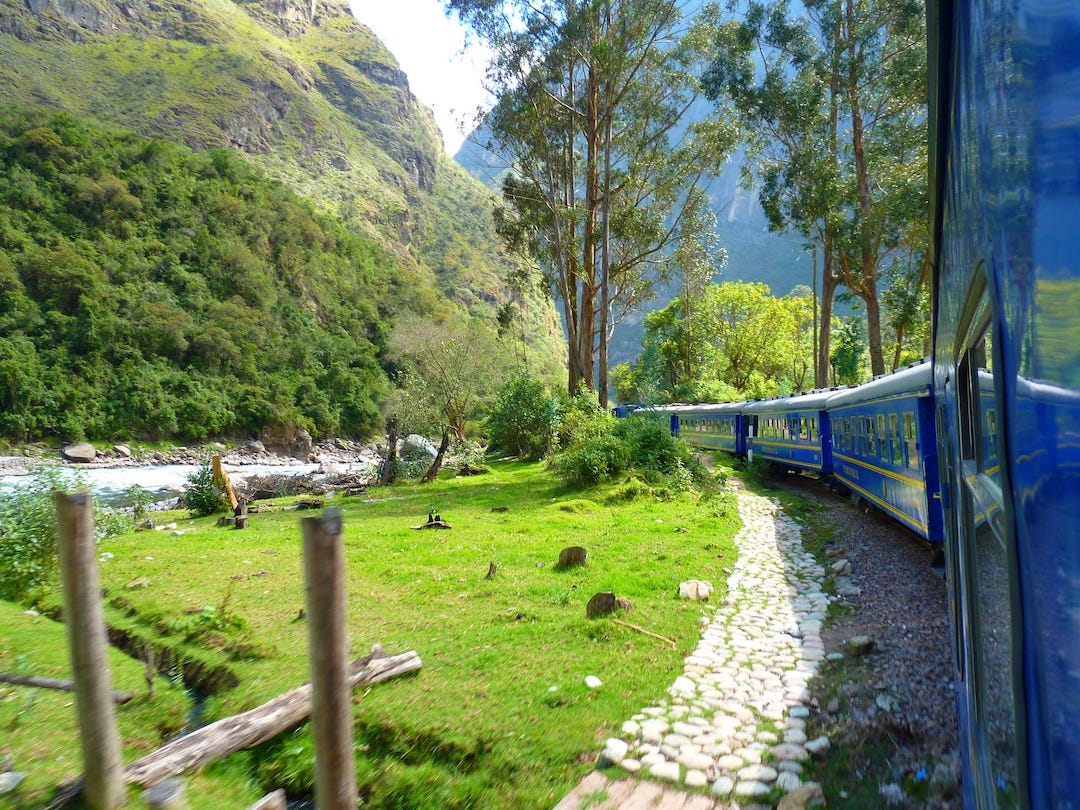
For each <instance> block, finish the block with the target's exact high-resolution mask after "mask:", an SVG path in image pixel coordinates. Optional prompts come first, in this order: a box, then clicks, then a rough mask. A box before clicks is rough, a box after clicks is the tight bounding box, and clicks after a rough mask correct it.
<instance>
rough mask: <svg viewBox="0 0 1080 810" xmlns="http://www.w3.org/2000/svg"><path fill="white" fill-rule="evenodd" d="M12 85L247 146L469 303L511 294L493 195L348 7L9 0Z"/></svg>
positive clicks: (5, 4)
mask: <svg viewBox="0 0 1080 810" xmlns="http://www.w3.org/2000/svg"><path fill="white" fill-rule="evenodd" d="M0 87H2V88H3V89H2V90H0V99H2V100H3V101H5V102H21V103H24V104H33V105H38V106H44V107H48V108H55V109H61V110H65V111H67V112H69V113H72V114H75V115H77V116H81V117H87V118H91V119H94V120H96V121H99V122H101V123H103V124H106V125H109V126H121V127H124V128H126V129H130V130H131V131H133V132H136V133H138V134H140V135H143V136H146V137H151V138H162V139H165V140H170V141H175V142H178V143H182V144H185V145H187V146H189V147H191V148H193V149H196V150H201V149H208V148H214V147H226V148H233V149H237V150H239V151H241V152H243V153H244V154H245V155H246V156H247V157H248V159H249V160H250V161H251V162H252V163H253V164H254V165H256V166H258V167H260V168H261V169H263V170H264V171H265V172H266V173H267V174H268V175H269V176H271V177H275V178H277V179H279V180H281V181H282V182H284V183H286V184H287V185H289V186H290V187H292V188H293V189H294V190H296V191H297V192H299V193H300V194H302V195H304V196H306V197H308V198H310V199H311V200H313V201H314V202H315V203H316V204H317V205H318V206H319V207H320V208H322V209H324V210H328V211H331V212H333V213H335V214H337V215H338V216H340V217H341V218H342V219H343V220H344V221H345V223H346V224H347V225H348V226H349V227H350V228H352V229H353V230H355V231H357V232H358V233H361V234H363V235H366V236H369V237H371V238H373V239H374V240H375V241H377V242H379V243H380V244H381V245H383V246H384V247H385V248H387V249H388V250H389V251H390V252H392V253H393V254H394V255H395V256H397V257H398V258H399V259H400V261H401V265H402V267H403V269H404V270H405V271H406V272H409V273H412V274H415V275H416V276H417V278H418V280H419V281H423V282H428V283H431V284H433V285H434V286H435V287H436V288H437V289H438V290H440V291H441V292H442V293H443V294H444V295H446V296H448V297H450V298H451V299H452V300H454V301H456V302H457V303H460V304H461V305H463V306H464V307H466V308H468V309H470V310H476V311H478V312H483V311H487V310H488V309H490V308H491V307H492V306H494V305H496V304H498V303H500V302H502V301H504V300H506V299H507V296H508V293H507V292H506V291H505V290H504V288H503V281H502V279H503V276H504V275H505V272H504V271H505V268H506V266H507V265H508V264H509V262H510V259H508V257H507V256H505V255H504V254H502V253H500V251H499V250H498V242H497V240H496V239H494V236H493V232H492V226H491V224H490V216H489V210H490V193H489V192H487V191H485V190H484V189H483V188H482V187H481V186H480V185H479V184H477V183H476V182H475V181H474V180H473V178H472V177H470V176H469V175H467V173H465V172H464V171H463V170H462V169H461V167H460V166H458V164H456V163H455V162H454V161H452V160H450V159H449V158H448V157H447V156H446V154H445V152H444V150H443V146H442V140H441V135H440V134H439V131H438V128H437V126H436V124H435V121H434V118H433V116H432V114H431V112H430V110H428V109H427V108H425V107H424V106H423V105H421V104H420V103H419V102H418V101H417V100H416V99H415V97H413V95H412V94H411V92H410V91H409V84H408V78H407V76H406V75H405V74H404V73H403V72H402V70H401V69H400V67H399V66H398V64H397V62H396V60H395V59H394V57H393V56H392V55H391V54H390V53H389V52H388V51H387V50H386V48H385V47H384V46H383V45H382V43H381V42H380V41H379V40H378V39H377V38H376V37H375V35H374V34H373V33H372V32H371V30H370V29H368V28H367V27H366V26H364V25H362V24H361V23H359V22H358V21H357V20H356V19H355V18H354V17H353V16H352V14H351V13H350V12H349V9H348V6H347V4H346V3H345V2H344V1H343V0H313V1H312V2H307V3H298V2H290V1H289V0H248V1H247V2H229V1H228V0H173V1H172V2H169V3H159V2H157V1H156V0H124V1H123V2H108V1H107V0H0ZM530 304H535V302H530ZM531 317H533V318H534V320H536V323H535V324H534V325H536V326H538V327H542V324H543V321H544V320H545V319H547V318H548V317H549V313H545V312H542V311H541V312H533V313H532V314H531ZM540 331H541V332H542V331H543V329H542V328H541V329H540Z"/></svg>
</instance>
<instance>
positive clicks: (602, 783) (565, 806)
mask: <svg viewBox="0 0 1080 810" xmlns="http://www.w3.org/2000/svg"><path fill="white" fill-rule="evenodd" d="M607 784H608V782H607V778H606V777H605V776H604V775H603V774H602V773H600V771H593V772H592V773H590V774H589V775H588V776H586V777H585V778H584V779H582V780H581V781H580V782H579V783H578V786H577V787H576V788H574V789H573V790H571V791H570V792H569V793H567V794H566V795H565V796H564V797H563V799H562V801H561V802H559V803H558V804H557V805H555V807H554V810H581V807H582V801H583V800H584V799H585V797H586V796H592V795H593V794H595V793H597V792H598V791H601V790H604V791H606V790H607ZM593 806H594V807H595V805H593Z"/></svg>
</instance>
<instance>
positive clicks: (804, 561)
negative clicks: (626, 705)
mask: <svg viewBox="0 0 1080 810" xmlns="http://www.w3.org/2000/svg"><path fill="white" fill-rule="evenodd" d="M738 504H739V515H740V517H741V518H742V521H743V528H742V529H741V530H740V531H739V533H738V534H737V535H736V538H735V543H736V547H737V548H738V561H737V562H736V564H735V565H734V566H733V568H732V571H731V575H730V576H729V578H728V594H727V597H726V598H725V600H724V602H723V604H722V605H719V606H718V607H717V608H716V610H715V613H714V614H713V616H712V618H711V619H710V620H709V621H708V623H707V624H706V625H705V626H704V630H703V633H702V636H701V641H700V642H699V643H698V646H697V648H696V649H695V650H694V652H693V654H691V655H690V656H688V657H687V658H686V659H685V665H684V670H683V673H682V675H680V676H679V677H678V678H676V679H675V682H674V683H673V684H672V685H671V687H670V688H669V689H668V690H667V696H666V698H665V699H663V700H661V701H659V702H657V703H656V704H655V705H652V706H647V707H645V708H643V709H642V710H641V711H640V712H639V713H637V714H635V715H634V716H633V717H632V718H630V719H629V720H627V721H626V722H625V723H623V724H622V729H621V736H620V737H617V738H612V739H610V740H608V741H607V744H606V746H605V748H604V750H603V753H602V754H601V756H600V765H601V766H602V767H605V768H607V771H606V773H607V774H608V775H610V776H611V777H613V778H618V777H620V776H623V775H625V774H635V775H637V777H638V778H637V779H636V780H622V781H619V782H607V780H606V779H605V778H604V777H603V776H601V775H599V774H590V776H589V777H588V778H587V779H586V780H585V782H588V781H589V780H590V779H591V780H593V782H592V783H590V785H591V795H592V796H593V797H594V798H595V796H596V795H597V789H598V788H597V787H596V786H597V785H598V784H599V783H600V781H603V782H605V783H606V784H608V785H611V786H617V785H624V787H620V788H618V791H622V792H627V791H633V790H635V788H634V785H635V784H638V783H639V781H640V780H642V779H644V780H647V782H650V783H655V784H654V785H651V786H650V787H649V788H647V790H653V791H655V792H656V795H655V796H654V797H653V798H652V799H649V800H648V802H647V803H641V801H640V800H639V799H633V800H630V799H629V798H628V799H627V801H625V802H624V801H622V800H621V799H620V800H618V801H615V802H614V803H610V802H608V803H601V804H598V805H597V804H593V805H592V806H594V807H629V806H639V805H640V806H642V807H654V808H659V807H691V806H698V804H693V805H691V804H688V802H690V801H691V800H693V801H695V802H697V801H698V800H700V799H706V804H704V805H701V806H703V807H714V806H724V807H726V806H728V805H727V802H728V801H729V800H736V799H738V800H743V801H746V800H751V801H752V800H754V799H755V798H763V797H766V796H774V795H775V793H788V792H791V791H793V790H796V789H798V788H800V787H801V786H802V785H803V778H802V774H803V763H804V762H806V761H807V760H808V759H809V758H810V757H811V756H812V755H816V756H822V755H823V754H824V753H825V752H826V751H827V750H828V746H829V740H828V738H827V737H818V738H817V739H813V740H808V739H807V736H806V733H805V721H806V718H807V717H808V716H809V714H810V705H809V704H810V700H811V696H810V692H809V690H808V689H807V681H808V680H809V679H811V678H812V677H813V676H814V675H815V674H816V673H817V671H818V667H819V666H820V665H821V663H822V661H823V660H824V659H825V647H824V644H823V642H822V639H821V626H822V623H823V622H824V621H825V615H826V611H827V609H828V603H829V597H828V595H827V594H826V593H824V592H823V590H822V582H823V580H824V577H825V571H824V569H823V568H822V567H821V565H820V564H819V563H818V562H817V560H815V559H814V557H813V555H811V554H810V553H809V552H806V551H804V550H803V547H802V539H801V532H800V529H799V526H798V524H797V523H795V521H794V520H792V519H790V518H789V517H787V516H785V515H784V514H783V513H782V512H781V511H780V509H779V507H778V506H777V505H776V504H775V503H774V502H773V501H771V500H769V499H767V498H763V497H761V496H758V495H754V494H751V493H748V492H744V491H740V492H739V493H738ZM585 782H583V783H582V785H580V786H579V790H580V789H581V788H582V787H584V786H585ZM627 785H628V786H629V787H625V786H627ZM656 785H665V786H666V785H670V787H671V788H674V789H694V790H695V792H697V793H700V792H702V791H705V792H707V793H708V794H709V796H711V797H712V801H709V800H708V797H707V796H703V795H696V796H688V795H686V794H684V793H681V792H680V793H678V794H674V795H673V798H672V800H671V801H670V802H669V801H665V800H664V798H663V796H662V793H663V788H660V789H659V790H657V789H656ZM612 789H614V788H612ZM605 790H607V789H605ZM774 791H775V793H774ZM609 792H610V791H609ZM576 793H577V791H575V793H574V794H571V795H568V796H567V797H566V798H565V799H564V800H563V801H562V802H560V803H559V805H558V806H557V807H558V810H571V808H576V807H578V806H579V804H578V803H576V802H575V799H574V796H575V794H576ZM580 795H581V796H582V797H584V796H585V795H586V794H584V793H582V794H580ZM631 795H632V794H631V793H630V792H627V797H629V796H631ZM610 798H611V799H614V798H615V797H614V796H611V797H610ZM568 802H569V803H568ZM714 802H715V803H714ZM720 802H723V804H719V803H720Z"/></svg>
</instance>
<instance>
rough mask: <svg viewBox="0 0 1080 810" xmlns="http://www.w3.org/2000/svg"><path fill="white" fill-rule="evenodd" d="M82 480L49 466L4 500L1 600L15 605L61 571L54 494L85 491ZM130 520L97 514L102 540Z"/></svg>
mask: <svg viewBox="0 0 1080 810" xmlns="http://www.w3.org/2000/svg"><path fill="white" fill-rule="evenodd" d="M82 487H83V485H82V483H81V482H80V481H79V479H78V477H76V476H70V475H65V474H64V472H63V471H62V470H60V469H59V468H56V467H45V468H43V469H41V470H40V471H39V472H36V473H34V474H33V475H32V476H30V477H29V480H28V481H27V482H26V483H20V484H18V485H17V486H15V487H14V488H12V489H11V490H10V491H4V492H3V493H2V496H3V497H0V599H7V600H11V601H16V600H19V599H24V598H26V597H27V596H29V595H30V594H31V593H32V592H33V591H34V590H36V589H38V588H41V587H43V586H47V585H50V584H51V583H52V582H53V581H54V580H55V577H56V573H57V565H58V559H57V537H56V513H55V508H54V506H53V501H52V494H53V493H54V492H58V491H73V490H76V489H80V488H82ZM130 528H131V521H130V520H129V519H127V517H126V516H124V515H122V514H119V513H113V512H110V511H107V510H104V509H95V510H94V534H95V539H96V540H98V541H99V542H100V541H101V540H104V539H107V538H109V537H115V536H117V535H119V534H123V533H124V532H125V531H128V530H130Z"/></svg>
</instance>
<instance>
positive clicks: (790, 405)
mask: <svg viewBox="0 0 1080 810" xmlns="http://www.w3.org/2000/svg"><path fill="white" fill-rule="evenodd" d="M832 393H833V392H832V391H813V392H811V393H809V394H797V395H795V396H791V397H775V398H773V399H762V400H758V401H756V402H748V403H746V405H745V407H744V408H743V415H744V419H743V431H744V436H745V442H746V454H747V457H748V458H751V459H753V458H764V459H767V460H768V461H769V462H771V463H772V464H773V465H774V466H776V467H779V468H781V469H786V470H810V471H813V472H817V473H821V474H822V475H829V474H831V473H832V446H831V445H832V442H831V436H830V432H829V417H828V414H827V413H826V410H825V403H826V402H827V401H828V399H829V397H830V396H831V395H832Z"/></svg>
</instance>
